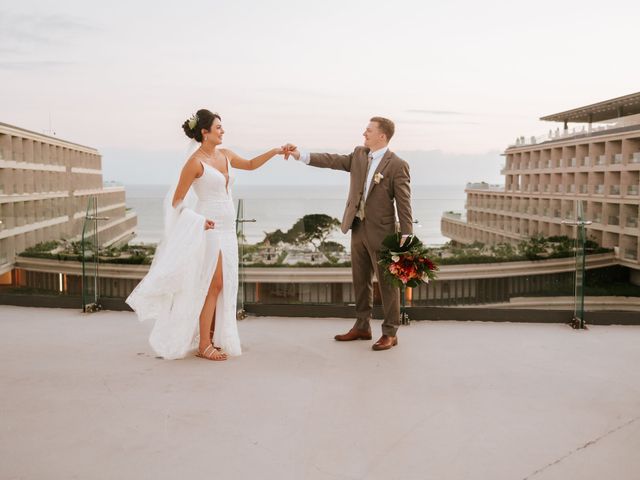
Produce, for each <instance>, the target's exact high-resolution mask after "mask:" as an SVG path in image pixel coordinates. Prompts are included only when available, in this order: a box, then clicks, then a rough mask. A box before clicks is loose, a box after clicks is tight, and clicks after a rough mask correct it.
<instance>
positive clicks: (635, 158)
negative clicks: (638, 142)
mask: <svg viewBox="0 0 640 480" xmlns="http://www.w3.org/2000/svg"><path fill="white" fill-rule="evenodd" d="M629 160H631V163H640V152H633V153H632V154H631V157H630V158H629Z"/></svg>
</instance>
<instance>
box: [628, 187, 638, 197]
mask: <svg viewBox="0 0 640 480" xmlns="http://www.w3.org/2000/svg"><path fill="white" fill-rule="evenodd" d="M627 195H638V185H627Z"/></svg>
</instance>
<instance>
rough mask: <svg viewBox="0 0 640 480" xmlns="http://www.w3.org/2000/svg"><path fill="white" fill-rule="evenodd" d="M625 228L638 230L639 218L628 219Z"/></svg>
mask: <svg viewBox="0 0 640 480" xmlns="http://www.w3.org/2000/svg"><path fill="white" fill-rule="evenodd" d="M625 226H626V227H629V228H638V217H627V221H626V222H625Z"/></svg>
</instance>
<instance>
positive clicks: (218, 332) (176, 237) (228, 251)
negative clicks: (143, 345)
mask: <svg viewBox="0 0 640 480" xmlns="http://www.w3.org/2000/svg"><path fill="white" fill-rule="evenodd" d="M202 165H203V168H204V172H203V174H202V176H200V177H199V178H196V179H195V180H194V182H193V185H192V188H191V190H193V192H194V193H195V195H196V197H197V201H196V202H195V205H193V207H192V208H188V207H186V206H185V204H186V203H188V199H189V196H187V197H186V199H185V202H183V204H181V206H179V207H178V208H172V207H171V204H170V203H168V205H167V202H165V210H166V212H165V236H164V238H163V240H162V241H161V242H160V245H159V246H158V249H157V251H156V255H155V257H154V260H153V263H152V264H151V267H150V269H149V273H148V274H147V275H146V276H145V277H144V278H143V279H142V281H141V282H140V283H139V284H138V286H137V287H136V288H135V289H134V290H133V292H131V295H129V297H128V298H127V300H126V302H127V303H128V304H129V305H130V306H131V308H133V310H134V311H135V312H136V313H137V314H138V318H139V320H140V321H144V320H154V321H155V324H154V326H153V330H152V332H151V335H150V337H149V343H150V344H151V347H152V348H153V349H154V351H155V352H156V354H157V355H158V356H160V357H163V358H166V359H177V358H184V357H185V356H187V355H189V354H191V353H193V352H194V351H195V350H196V349H197V347H198V341H199V316H200V312H201V310H202V306H203V305H204V300H205V297H206V294H207V291H208V289H209V286H210V284H211V280H212V278H213V274H214V272H215V270H216V266H217V262H218V255H219V254H220V256H221V259H222V278H223V288H222V291H221V292H220V294H219V295H218V301H217V304H216V313H215V322H216V325H215V334H214V339H213V343H214V345H216V346H219V347H222V348H223V349H224V350H225V351H226V352H227V353H229V354H230V355H240V354H241V353H242V349H241V347H240V338H239V336H238V327H237V323H236V299H237V293H238V241H237V237H236V224H235V209H234V206H233V199H232V197H231V187H232V185H233V181H234V174H233V172H232V171H231V165H230V163H229V160H228V159H227V168H228V172H229V180H228V182H227V179H226V178H225V176H224V175H223V174H222V172H220V171H219V170H218V169H216V168H214V167H212V166H210V165H207V164H205V163H203V164H202ZM170 193H171V196H173V191H171V192H170ZM168 198H169V196H168ZM205 219H210V220H213V221H214V222H215V226H214V228H213V229H210V230H205V229H204V223H205Z"/></svg>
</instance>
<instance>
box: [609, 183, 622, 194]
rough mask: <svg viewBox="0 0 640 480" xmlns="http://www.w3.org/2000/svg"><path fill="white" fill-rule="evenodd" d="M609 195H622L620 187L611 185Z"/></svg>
mask: <svg viewBox="0 0 640 480" xmlns="http://www.w3.org/2000/svg"><path fill="white" fill-rule="evenodd" d="M609 195H620V185H611V187H610V188H609Z"/></svg>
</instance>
